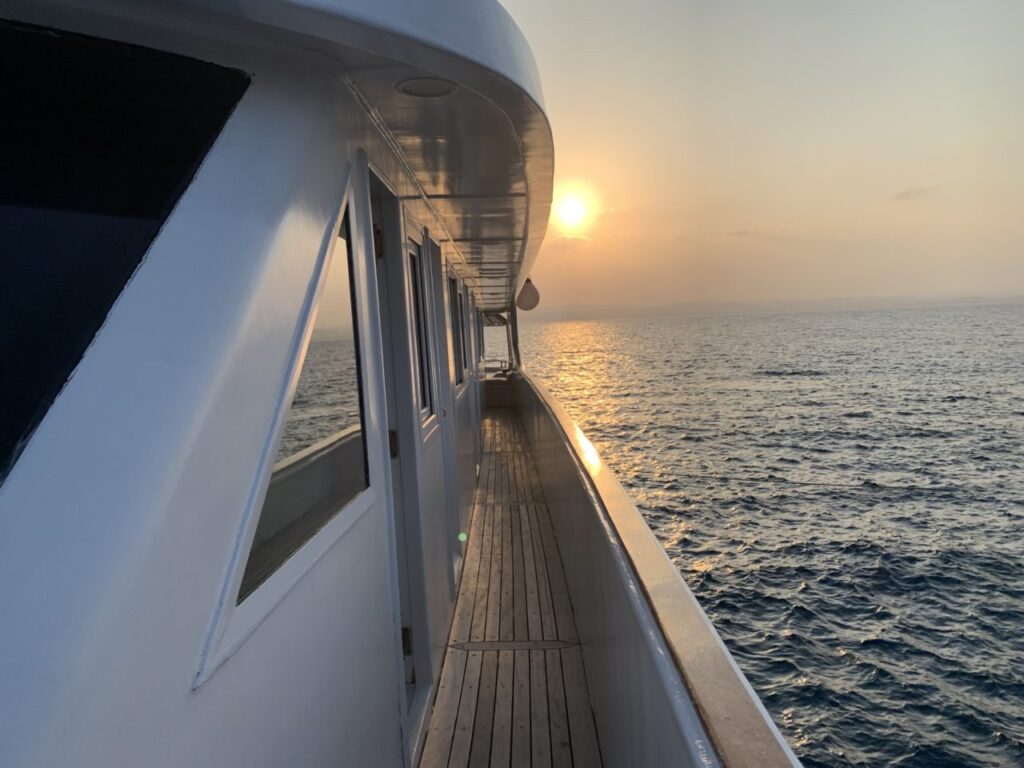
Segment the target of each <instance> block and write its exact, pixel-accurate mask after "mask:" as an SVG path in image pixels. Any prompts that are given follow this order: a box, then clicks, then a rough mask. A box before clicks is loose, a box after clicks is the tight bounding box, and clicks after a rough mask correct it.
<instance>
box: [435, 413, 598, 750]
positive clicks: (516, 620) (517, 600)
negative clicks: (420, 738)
mask: <svg viewBox="0 0 1024 768" xmlns="http://www.w3.org/2000/svg"><path fill="white" fill-rule="evenodd" d="M428 727H429V730H428V733H427V738H426V743H425V745H424V747H423V753H422V757H421V760H420V766H421V768H437V767H438V766H450V767H451V768H461V766H509V768H522V767H523V766H533V767H534V768H539V767H540V766H573V765H574V766H580V767H585V768H590V767H591V766H600V765H601V753H600V750H599V748H598V743H597V732H596V730H595V728H594V717H593V713H592V711H591V707H590V697H589V694H588V692H587V680H586V674H585V672H584V668H583V656H582V654H581V652H580V646H579V638H578V636H577V633H576V624H575V620H574V618H573V613H572V606H571V604H570V602H569V592H568V588H567V586H566V582H565V574H564V572H563V570H562V561H561V557H560V555H559V552H558V545H557V543H556V541H555V536H554V531H553V529H552V527H551V519H550V517H549V515H548V507H547V504H546V503H545V500H544V494H543V492H542V491H541V488H540V482H539V479H538V477H537V470H536V467H535V466H534V463H533V459H532V457H531V456H530V454H529V452H528V450H527V447H526V440H525V435H524V434H523V431H522V427H521V426H520V424H519V419H518V416H517V415H516V412H515V410H513V409H511V408H491V409H488V410H487V412H486V414H485V416H484V458H483V464H482V466H481V470H480V481H479V486H478V487H477V497H476V505H475V509H474V512H473V522H472V528H471V530H470V536H469V546H468V549H467V553H466V562H465V565H464V570H463V574H462V583H461V585H460V588H459V596H458V602H457V603H456V606H455V616H454V618H453V619H452V629H451V635H450V637H449V639H448V649H447V653H446V656H445V660H444V666H443V668H442V670H441V681H440V685H439V687H438V693H437V698H436V701H435V703H434V710H433V713H432V714H431V719H430V723H429V726H428Z"/></svg>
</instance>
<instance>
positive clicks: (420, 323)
mask: <svg viewBox="0 0 1024 768" xmlns="http://www.w3.org/2000/svg"><path fill="white" fill-rule="evenodd" d="M420 256H421V250H420V246H419V245H418V244H417V243H414V242H412V241H410V242H409V282H410V286H409V287H410V290H411V293H412V312H413V318H412V324H413V335H414V336H415V341H416V367H417V368H418V369H419V375H418V378H419V394H420V410H421V411H427V412H428V413H433V408H432V407H431V402H430V357H429V354H428V350H427V344H426V339H427V323H426V317H424V314H423V311H424V307H423V299H422V297H423V295H424V291H423V270H422V268H421V259H420Z"/></svg>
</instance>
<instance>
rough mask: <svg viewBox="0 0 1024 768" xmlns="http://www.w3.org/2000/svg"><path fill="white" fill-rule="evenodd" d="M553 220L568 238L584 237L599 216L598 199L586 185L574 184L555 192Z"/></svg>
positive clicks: (552, 210)
mask: <svg viewBox="0 0 1024 768" xmlns="http://www.w3.org/2000/svg"><path fill="white" fill-rule="evenodd" d="M551 214H552V215H551V218H552V220H553V221H554V223H555V224H557V225H558V228H559V229H560V230H561V232H562V234H563V235H564V236H566V237H583V236H585V235H586V234H587V233H588V231H589V230H590V227H591V225H592V224H593V222H594V218H595V216H596V215H597V199H596V197H595V195H594V193H593V191H592V190H591V189H590V188H589V187H587V186H586V185H584V184H581V183H579V182H572V183H567V184H563V185H560V186H559V187H558V188H556V190H555V199H554V203H553V205H552V207H551Z"/></svg>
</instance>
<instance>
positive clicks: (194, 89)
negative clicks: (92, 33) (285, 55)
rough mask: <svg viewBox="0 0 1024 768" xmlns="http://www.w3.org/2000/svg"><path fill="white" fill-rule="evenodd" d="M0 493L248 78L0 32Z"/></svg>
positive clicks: (87, 42)
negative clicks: (1, 365) (0, 254)
mask: <svg viewBox="0 0 1024 768" xmlns="http://www.w3.org/2000/svg"><path fill="white" fill-rule="evenodd" d="M0 73H2V74H0V105H2V109H3V117H2V118H0V244H2V249H3V251H2V252H3V261H2V265H0V269H2V273H0V274H2V277H0V359H3V360H4V361H6V362H7V363H8V365H5V366H4V374H3V376H2V377H0V396H2V402H3V408H0V481H2V479H3V477H4V476H5V475H6V474H7V472H8V471H9V470H10V468H11V466H12V465H13V463H14V461H15V460H16V459H17V457H18V454H19V453H20V452H21V449H22V448H23V447H24V445H25V444H26V442H27V441H28V439H29V437H30V436H31V433H32V431H33V430H34V429H35V427H36V426H37V425H38V424H39V422H40V420H41V419H42V418H43V415H44V414H45V413H46V411H47V409H49V407H50V405H51V403H52V402H53V400H54V398H55V397H56V396H57V394H58V392H59V391H60V389H61V387H63V386H64V382H66V381H67V379H68V377H69V376H70V375H71V372H72V370H73V369H74V368H75V366H76V365H77V364H78V361H79V360H80V359H81V357H82V355H83V354H84V352H85V349H86V347H87V346H88V345H89V343H90V342H91V341H92V338H93V336H94V335H95V334H96V331H97V330H99V328H100V326H101V325H102V323H103V321H104V319H105V318H106V316H107V313H108V312H109V311H110V307H111V306H112V305H113V303H114V300H115V299H116V298H117V296H118V294H120V293H121V291H122V289H123V288H124V286H125V283H127V281H128V279H129V278H130V277H131V275H132V273H133V272H134V270H135V269H136V268H137V267H138V266H139V263H140V262H141V260H142V257H143V255H144V254H145V253H146V250H147V249H148V248H149V245H150V243H151V242H152V241H153V239H154V238H155V237H156V234H157V232H158V231H159V229H160V226H161V225H162V224H163V222H164V220H165V219H166V218H167V217H168V215H169V214H170V212H171V209H172V208H173V207H174V204H175V203H176V202H177V200H178V198H179V197H180V196H181V194H182V192H183V191H184V190H185V188H186V187H187V186H188V184H189V182H190V181H191V180H192V177H193V176H194V174H195V173H196V170H197V169H198V167H199V163H200V161H201V160H202V159H203V157H204V156H205V154H206V153H207V151H208V150H209V148H210V146H211V145H212V143H213V141H214V139H215V138H216V136H217V134H218V133H219V132H220V130H221V129H222V128H223V126H224V123H225V121H226V120H227V118H228V116H229V115H230V113H231V111H232V109H233V108H234V106H235V104H236V103H237V102H238V100H239V99H240V98H241V96H242V94H243V92H244V91H245V88H246V86H247V85H248V82H249V78H248V77H247V76H246V75H245V74H243V73H241V72H237V71H235V70H230V69H225V68H223V67H218V66H214V65H213V64H208V63H205V62H200V61H195V60H192V59H188V58H185V57H183V56H177V55H172V54H168V53H160V52H157V51H152V50H149V49H146V48H140V47H138V46H133V45H124V44H121V43H114V42H110V41H105V40H100V39H97V38H90V37H82V36H79V35H71V34H65V33H62V32H56V31H54V30H49V29H40V28H38V27H30V26H23V25H16V24H9V23H3V22H0Z"/></svg>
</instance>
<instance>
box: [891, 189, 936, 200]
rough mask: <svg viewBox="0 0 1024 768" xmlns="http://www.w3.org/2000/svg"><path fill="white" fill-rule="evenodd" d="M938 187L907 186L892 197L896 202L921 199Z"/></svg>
mask: <svg viewBox="0 0 1024 768" xmlns="http://www.w3.org/2000/svg"><path fill="white" fill-rule="evenodd" d="M936 189H938V187H934V186H932V187H907V188H906V189H901V190H900V191H899V192H897V193H896V194H895V195H893V196H892V199H893V200H894V201H895V202H897V203H903V202H906V201H908V200H920V199H921V198H922V197H926V196H927V195H930V194H931V193H932V192H934V191H935V190H936Z"/></svg>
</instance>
